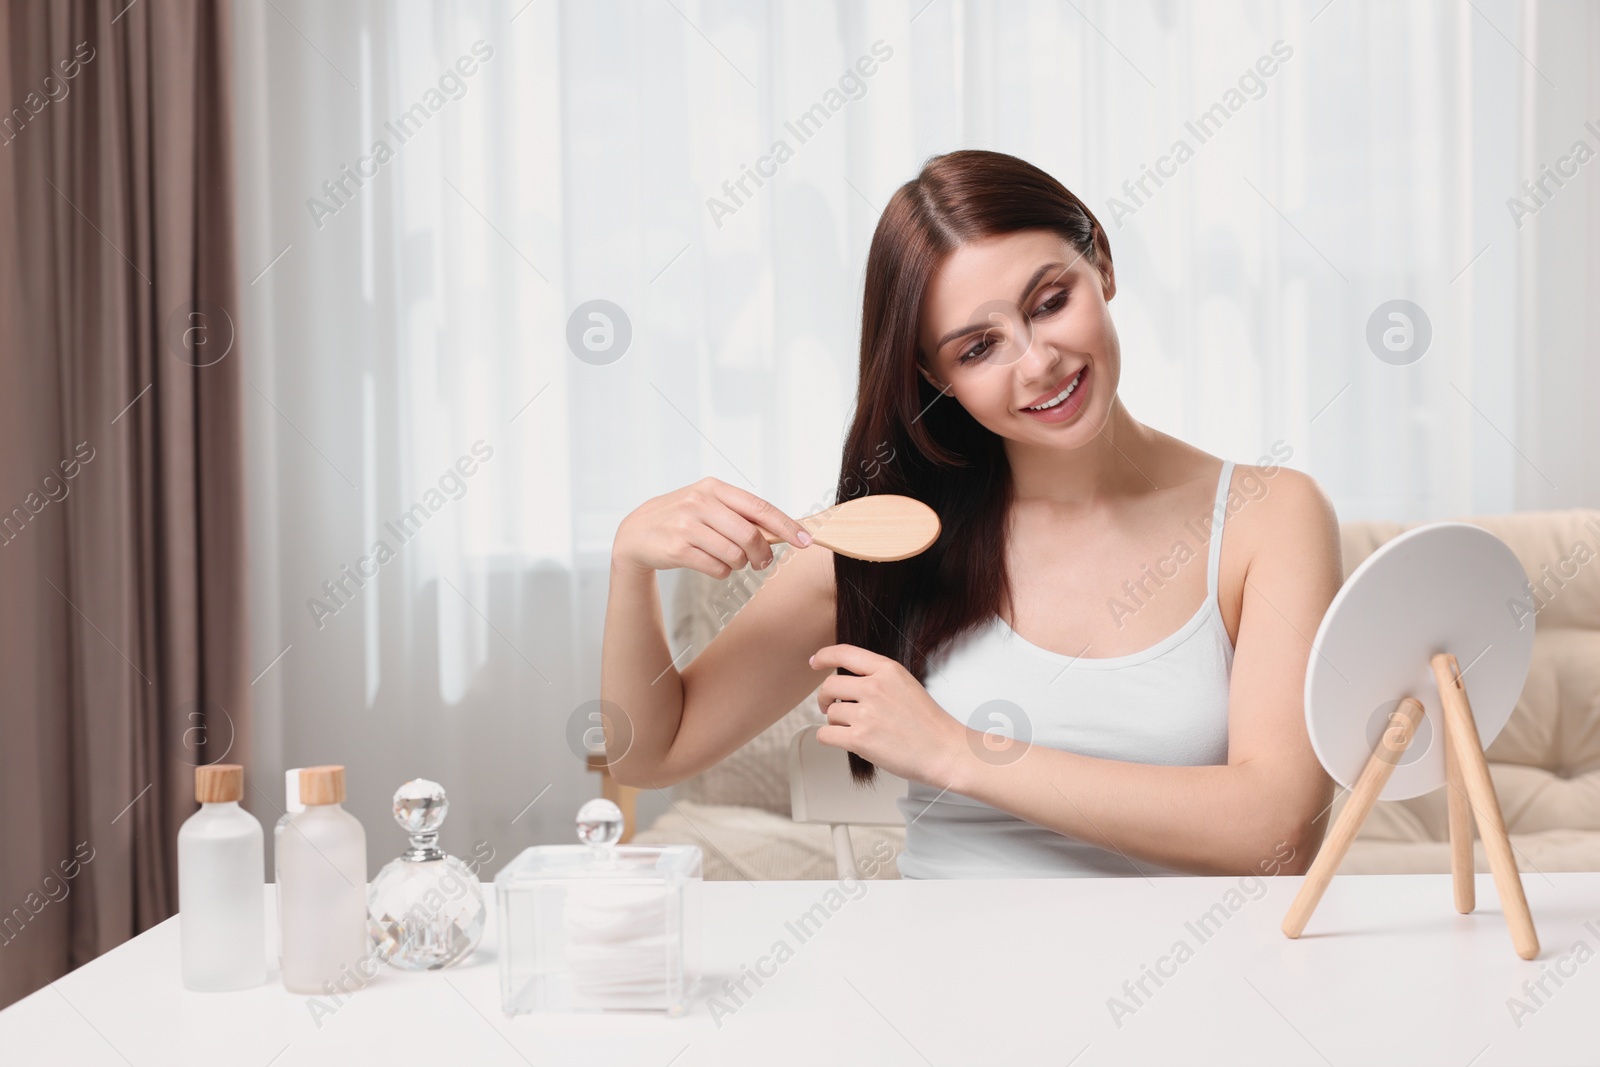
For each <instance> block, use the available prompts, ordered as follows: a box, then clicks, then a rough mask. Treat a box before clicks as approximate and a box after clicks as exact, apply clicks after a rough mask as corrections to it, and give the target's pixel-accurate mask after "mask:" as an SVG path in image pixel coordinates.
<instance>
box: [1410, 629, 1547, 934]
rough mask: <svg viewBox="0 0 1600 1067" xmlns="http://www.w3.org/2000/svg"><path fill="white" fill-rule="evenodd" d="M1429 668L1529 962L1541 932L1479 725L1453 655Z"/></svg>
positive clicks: (1497, 884) (1510, 921) (1497, 883)
mask: <svg viewBox="0 0 1600 1067" xmlns="http://www.w3.org/2000/svg"><path fill="white" fill-rule="evenodd" d="M1432 667H1433V676H1434V679H1435V680H1436V681H1437V682H1438V683H1439V701H1440V703H1441V704H1442V705H1443V706H1444V715H1445V737H1446V738H1447V739H1448V740H1449V744H1450V747H1451V748H1452V749H1453V750H1454V751H1455V754H1456V762H1457V764H1458V766H1459V767H1460V770H1461V774H1462V777H1463V778H1464V779H1465V780H1466V787H1467V798H1468V799H1469V800H1470V801H1471V802H1472V814H1473V816H1474V819H1475V820H1476V822H1477V824H1478V834H1479V836H1481V837H1482V838H1483V850H1484V852H1486V853H1487V854H1488V856H1489V869H1490V870H1491V871H1493V872H1494V888H1495V891H1496V892H1497V893H1498V894H1499V895H1500V909H1501V910H1502V911H1503V912H1505V917H1506V925H1507V926H1508V927H1510V929H1511V943H1512V945H1513V946H1515V947H1516V950H1517V955H1518V956H1521V957H1522V958H1523V959H1525V960H1531V959H1533V958H1534V957H1535V956H1537V955H1538V954H1539V936H1538V934H1537V933H1535V932H1534V929H1533V915H1532V913H1530V912H1529V911H1528V898H1527V897H1526V896H1525V895H1524V894H1523V891H1522V875H1521V874H1520V873H1518V871H1517V861H1516V858H1515V857H1514V856H1513V855H1512V854H1511V837H1510V836H1509V835H1508V834H1507V833H1506V824H1505V819H1504V817H1503V816H1502V815H1501V814H1500V801H1499V798H1498V797H1496V796H1495V792H1494V782H1493V781H1492V780H1491V779H1490V777H1489V761H1488V759H1487V758H1486V757H1485V756H1484V754H1483V742H1482V740H1481V739H1480V738H1479V737H1478V724H1477V722H1476V721H1475V720H1474V719H1473V717H1472V706H1471V704H1469V703H1468V702H1467V691H1466V688H1465V687H1464V686H1462V684H1461V670H1460V668H1459V667H1458V666H1457V664H1456V658H1455V657H1454V656H1452V655H1450V654H1449V653H1448V652H1441V653H1439V654H1438V655H1436V656H1434V657H1433V660H1432Z"/></svg>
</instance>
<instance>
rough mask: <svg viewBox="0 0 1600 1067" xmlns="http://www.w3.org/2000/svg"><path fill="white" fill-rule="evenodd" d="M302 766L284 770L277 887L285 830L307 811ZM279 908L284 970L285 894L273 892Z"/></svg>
mask: <svg viewBox="0 0 1600 1067" xmlns="http://www.w3.org/2000/svg"><path fill="white" fill-rule="evenodd" d="M301 770H302V768H300V767H291V768H289V769H288V770H286V771H284V772H283V814H282V815H280V816H278V824H277V825H276V826H274V827H273V828H272V885H273V889H274V890H276V889H277V885H278V883H279V882H281V881H283V865H282V864H283V860H282V859H281V858H280V857H282V855H283V852H282V848H283V831H284V830H285V829H287V828H288V826H289V816H291V815H293V814H294V813H295V812H297V811H305V810H306V806H305V805H304V804H302V803H300V771H301ZM272 896H273V899H274V901H275V902H276V905H277V909H278V971H279V973H280V974H281V973H282V971H283V894H282V893H278V892H274V893H273V894H272Z"/></svg>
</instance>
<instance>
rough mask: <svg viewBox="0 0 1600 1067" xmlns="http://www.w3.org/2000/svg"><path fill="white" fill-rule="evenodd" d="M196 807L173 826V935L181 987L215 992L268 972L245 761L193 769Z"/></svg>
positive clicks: (252, 982)
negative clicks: (244, 804) (244, 803)
mask: <svg viewBox="0 0 1600 1067" xmlns="http://www.w3.org/2000/svg"><path fill="white" fill-rule="evenodd" d="M194 772H195V773H194V792H195V799H196V800H198V801H199V802H200V810H199V811H197V812H195V813H194V814H193V815H191V816H189V818H188V819H186V820H185V821H184V824H183V825H182V826H181V827H179V829H178V941H179V946H180V947H179V954H180V957H181V960H182V971H183V984H184V986H185V988H188V989H194V990H198V991H201V992H207V993H214V992H223V991H226V990H233V989H249V988H251V987H252V986H258V985H260V984H261V983H262V982H265V981H266V980H267V946H266V921H265V919H264V917H263V915H262V903H263V902H262V899H261V868H262V861H263V859H264V855H263V848H262V846H263V843H264V838H263V836H262V833H261V824H260V823H259V822H257V821H256V818H255V816H253V815H251V814H250V813H249V812H247V811H245V810H244V809H243V808H241V807H239V798H240V797H242V796H243V795H244V768H243V767H242V766H240V765H239V764H236V763H216V764H212V765H211V766H208V767H196V768H195V769H194Z"/></svg>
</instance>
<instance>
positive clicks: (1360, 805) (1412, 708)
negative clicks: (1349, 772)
mask: <svg viewBox="0 0 1600 1067" xmlns="http://www.w3.org/2000/svg"><path fill="white" fill-rule="evenodd" d="M1422 714H1423V712H1422V704H1421V702H1420V701H1418V700H1417V698H1416V697H1406V698H1405V699H1404V700H1402V701H1401V702H1400V706H1399V707H1398V708H1396V709H1395V712H1394V714H1393V715H1392V716H1390V718H1389V726H1388V728H1386V729H1385V730H1384V732H1383V736H1382V737H1381V738H1379V740H1378V745H1377V747H1376V748H1374V749H1373V750H1372V755H1371V756H1369V757H1368V758H1367V765H1366V766H1365V767H1363V768H1361V776H1360V777H1359V778H1357V779H1356V784H1355V788H1354V789H1352V790H1351V791H1350V799H1349V801H1347V802H1346V803H1345V806H1344V810H1343V811H1342V812H1340V813H1339V819H1338V821H1337V822H1335V823H1334V824H1333V827H1332V828H1331V829H1329V831H1328V836H1327V839H1326V840H1324V841H1323V843H1322V848H1321V850H1320V851H1318V853H1317V858H1316V859H1314V860H1312V861H1311V869H1310V870H1309V871H1307V872H1306V878H1305V881H1303V882H1301V883H1300V892H1298V893H1296V894H1295V898H1294V902H1293V903H1292V904H1290V905H1289V913H1288V914H1287V915H1285V916H1284V917H1283V932H1284V933H1285V934H1286V935H1288V936H1289V937H1299V936H1300V934H1301V932H1302V931H1304V930H1305V928H1306V922H1307V920H1309V919H1310V918H1311V913H1312V912H1313V911H1315V910H1316V909H1317V902H1318V901H1319V900H1321V899H1322V894H1323V892H1324V891H1325V890H1326V889H1327V888H1328V882H1329V881H1331V880H1332V878H1333V873H1334V872H1335V871H1337V870H1338V869H1339V864H1340V863H1341V862H1343V861H1344V857H1345V853H1347V852H1349V851H1350V843H1351V842H1352V841H1354V840H1355V838H1356V832H1357V831H1358V830H1360V829H1361V824H1362V823H1363V822H1365V821H1366V819H1367V815H1368V814H1369V813H1370V812H1371V811H1372V805H1374V804H1376V803H1377V802H1378V794H1379V793H1381V792H1383V787H1384V784H1385V783H1387V782H1388V781H1389V775H1390V774H1392V773H1393V772H1394V769H1395V766H1396V765H1397V764H1398V763H1399V762H1400V757H1401V756H1402V755H1403V754H1404V753H1405V750H1406V746H1407V745H1409V744H1411V739H1412V738H1413V737H1415V736H1416V735H1417V724H1418V723H1420V722H1421V721H1422Z"/></svg>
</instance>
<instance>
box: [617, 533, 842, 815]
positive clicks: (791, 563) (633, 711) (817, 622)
mask: <svg viewBox="0 0 1600 1067" xmlns="http://www.w3.org/2000/svg"><path fill="white" fill-rule="evenodd" d="M743 573H746V574H749V573H750V572H748V571H746V572H743ZM611 580H612V586H611V597H610V601H609V603H608V605H607V608H606V631H605V642H604V645H603V647H602V660H603V664H604V666H603V669H602V681H601V696H602V699H605V700H608V701H611V702H613V703H614V704H616V705H618V706H619V707H621V708H622V709H623V720H624V723H625V724H631V726H632V729H633V736H632V738H631V742H629V741H627V740H626V739H624V738H619V737H615V736H612V734H613V731H611V730H608V731H607V738H606V748H607V751H608V752H609V753H611V754H612V756H613V758H612V763H611V773H612V777H613V778H615V779H616V781H618V782H620V783H621V784H623V785H631V786H639V787H643V788H665V787H667V786H669V785H675V784H677V783H678V782H681V781H683V780H684V779H685V778H689V777H692V776H694V775H696V774H699V773H700V772H701V771H703V770H705V769H706V768H708V767H711V766H713V765H715V764H716V763H718V762H719V761H721V760H722V759H724V758H726V757H727V756H728V755H730V754H731V753H732V752H734V751H735V750H736V749H738V748H739V747H740V746H742V745H743V744H745V743H746V742H747V741H749V740H750V739H751V738H753V737H755V736H756V735H757V734H759V733H760V732H761V731H762V730H765V729H766V728H767V727H768V726H771V725H772V724H773V723H775V722H777V721H778V719H780V718H782V717H783V715H784V713H786V712H788V711H789V710H791V709H792V708H793V707H794V706H795V705H796V704H798V703H799V702H800V701H801V700H802V699H804V697H805V695H806V694H807V693H809V692H811V691H812V690H813V689H815V688H816V686H817V683H818V681H819V679H818V678H817V677H816V675H815V672H813V671H812V670H811V669H810V667H808V666H807V665H806V656H808V655H809V654H810V653H811V651H812V650H813V649H815V648H816V647H817V646H818V645H819V644H827V643H829V642H831V641H832V640H833V633H834V603H833V553H831V552H829V551H828V550H827V549H825V548H823V547H822V546H821V545H817V544H813V545H810V546H809V547H807V548H792V547H791V548H790V549H789V550H788V552H787V553H786V554H785V555H783V556H782V558H779V559H777V560H776V561H775V566H774V568H773V569H772V570H771V572H770V573H768V574H766V575H763V576H762V577H761V578H757V577H756V576H755V575H753V574H751V575H750V584H751V585H752V586H756V585H757V583H758V582H759V586H758V587H757V588H756V589H755V592H754V594H753V595H752V596H750V597H749V600H748V603H745V604H743V605H742V606H740V605H739V604H738V602H737V601H734V602H732V603H730V604H729V605H728V609H729V610H730V611H733V610H735V609H737V613H736V614H734V615H733V618H732V619H731V620H730V621H729V622H728V623H727V625H725V626H724V627H723V628H722V629H721V630H720V631H719V632H718V633H717V635H716V636H715V637H714V638H713V639H712V640H711V643H710V644H708V645H707V646H706V647H705V649H704V650H702V651H701V652H700V654H699V655H697V656H696V657H695V658H694V659H693V660H691V661H690V662H689V663H688V664H687V665H686V666H685V667H684V669H683V671H682V673H681V674H680V673H679V671H678V669H677V667H675V666H674V665H672V663H671V662H670V656H669V654H668V651H667V644H666V638H665V637H664V635H663V633H662V623H661V608H660V605H659V603H658V601H659V597H658V595H657V594H656V585H655V575H654V574H651V573H646V574H643V575H635V574H630V573H628V572H627V571H626V569H624V571H623V572H622V573H621V574H619V573H618V572H617V570H616V568H613V571H612V578H611ZM624 745H628V746H629V747H627V749H626V751H625V752H624V751H623V748H624Z"/></svg>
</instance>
